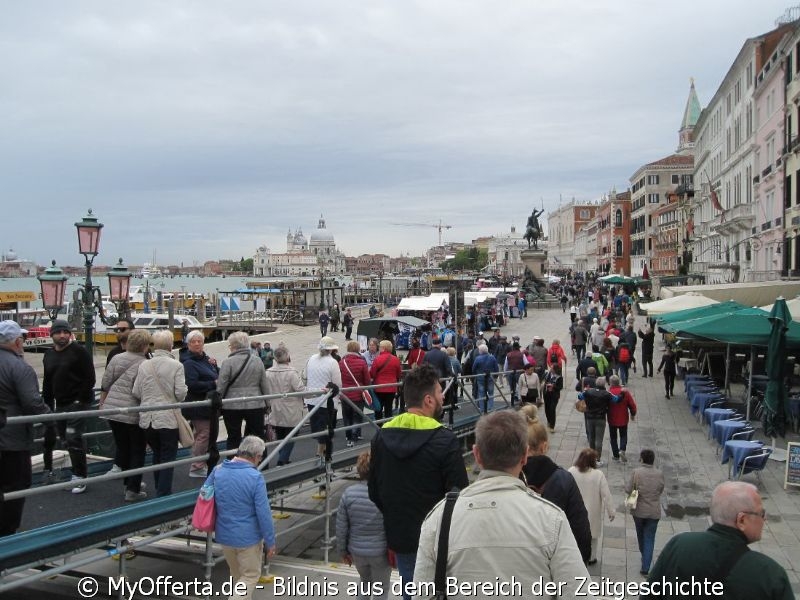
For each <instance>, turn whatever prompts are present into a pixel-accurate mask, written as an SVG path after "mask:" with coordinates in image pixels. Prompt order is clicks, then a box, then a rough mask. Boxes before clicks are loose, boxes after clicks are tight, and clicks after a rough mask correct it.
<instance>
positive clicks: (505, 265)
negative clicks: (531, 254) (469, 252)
mask: <svg viewBox="0 0 800 600" xmlns="http://www.w3.org/2000/svg"><path fill="white" fill-rule="evenodd" d="M539 243H540V246H541V240H540V242H539ZM527 249H528V242H527V241H526V240H525V236H524V232H523V233H521V234H520V233H517V229H516V227H514V226H512V227H511V231H510V232H509V233H502V234H498V235H495V236H492V237H491V238H490V239H489V244H488V248H487V253H488V254H487V257H488V259H489V262H488V264H487V266H486V270H487V271H488V272H489V273H494V274H495V275H498V276H500V277H502V278H503V279H504V280H505V279H517V280H519V279H522V277H523V275H524V274H525V265H524V264H523V262H522V256H521V253H522V251H523V250H527Z"/></svg>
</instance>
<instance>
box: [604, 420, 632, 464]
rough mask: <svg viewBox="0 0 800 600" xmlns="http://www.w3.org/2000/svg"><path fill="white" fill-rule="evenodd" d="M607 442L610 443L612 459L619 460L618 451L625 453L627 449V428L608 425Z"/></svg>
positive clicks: (625, 426)
mask: <svg viewBox="0 0 800 600" xmlns="http://www.w3.org/2000/svg"><path fill="white" fill-rule="evenodd" d="M617 434H619V445H617ZM608 441H609V442H611V454H613V455H614V458H619V453H620V450H621V451H622V452H625V449H626V448H627V447H628V426H627V425H622V426H621V427H617V426H616V425H609V426H608Z"/></svg>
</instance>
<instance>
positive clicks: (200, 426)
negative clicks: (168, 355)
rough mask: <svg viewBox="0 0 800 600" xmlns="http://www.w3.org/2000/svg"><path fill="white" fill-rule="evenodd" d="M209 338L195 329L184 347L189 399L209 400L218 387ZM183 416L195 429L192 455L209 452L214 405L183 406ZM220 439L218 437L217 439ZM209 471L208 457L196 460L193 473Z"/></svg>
mask: <svg viewBox="0 0 800 600" xmlns="http://www.w3.org/2000/svg"><path fill="white" fill-rule="evenodd" d="M204 346H205V339H204V338H203V332H202V331H199V330H197V329H195V330H194V331H190V332H189V335H187V336H186V348H185V351H184V349H181V352H180V354H179V359H180V361H181V363H183V371H184V374H185V375H186V388H187V390H188V392H187V394H186V402H194V401H197V400H205V399H206V395H207V394H208V392H210V391H212V390H215V389H217V378H218V377H219V367H217V361H216V359H214V358H212V357H210V356H209V355H208V354H206V353H205V351H204V350H203V348H204ZM181 412H182V413H183V416H184V417H186V418H187V419H189V420H190V421H191V422H192V428H193V429H194V445H193V446H192V456H201V455H203V454H205V453H206V452H208V447H209V441H210V440H209V435H210V432H211V407H209V406H192V407H189V408H184V409H182V410H181ZM214 442H216V439H215V440H214ZM207 475H208V469H207V467H206V461H204V460H199V461H197V462H193V463H192V466H191V467H190V469H189V477H202V478H205V477H206V476H207Z"/></svg>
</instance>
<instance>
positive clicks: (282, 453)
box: [272, 425, 294, 466]
mask: <svg viewBox="0 0 800 600" xmlns="http://www.w3.org/2000/svg"><path fill="white" fill-rule="evenodd" d="M272 428H273V429H274V430H275V437H276V438H277V439H279V440H284V439H286V436H288V435H289V434H290V433H291V432H292V429H294V427H281V426H279V425H273V427H272ZM292 450H294V442H286V445H285V446H284V447H283V448H281V449H280V450H278V466H281V465H285V464H286V463H288V462H290V461H289V459H290V458H291V457H292Z"/></svg>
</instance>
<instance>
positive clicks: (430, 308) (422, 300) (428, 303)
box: [397, 294, 448, 312]
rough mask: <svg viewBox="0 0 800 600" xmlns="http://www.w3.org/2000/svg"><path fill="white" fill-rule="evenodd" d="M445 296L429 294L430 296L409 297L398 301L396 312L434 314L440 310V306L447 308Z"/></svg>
mask: <svg viewBox="0 0 800 600" xmlns="http://www.w3.org/2000/svg"><path fill="white" fill-rule="evenodd" d="M447 301H448V297H447V294H431V295H430V296H409V297H408V298H403V299H402V300H400V304H398V305H397V310H417V311H427V312H434V311H437V310H440V309H441V308H442V305H444V306H447Z"/></svg>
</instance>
